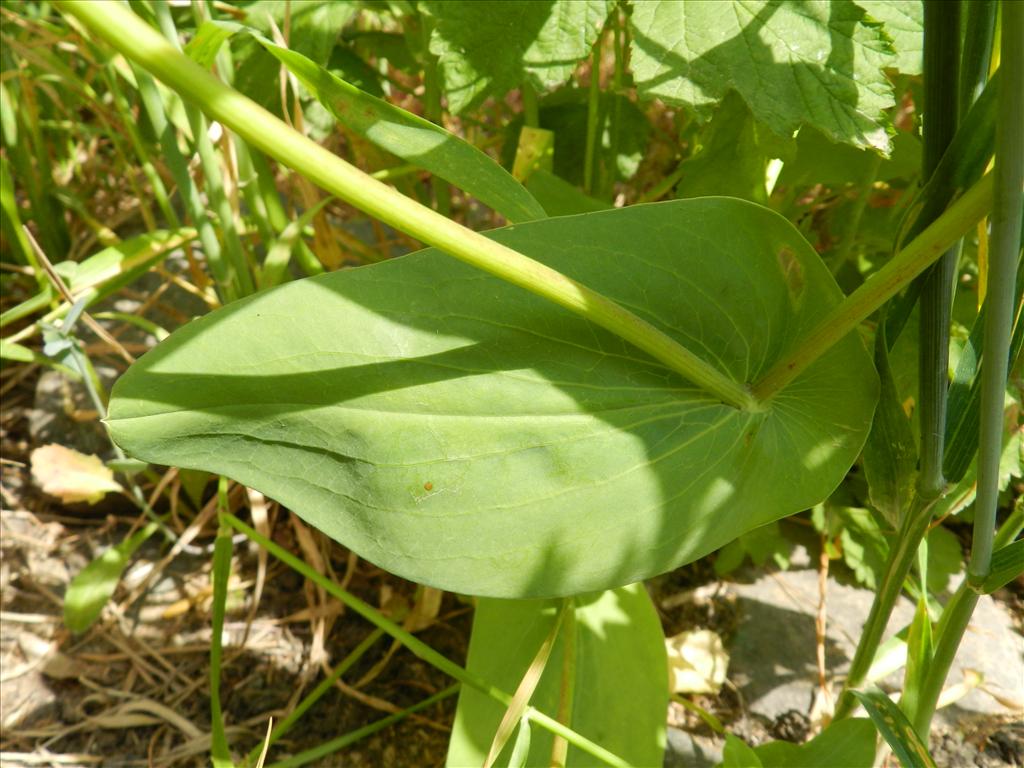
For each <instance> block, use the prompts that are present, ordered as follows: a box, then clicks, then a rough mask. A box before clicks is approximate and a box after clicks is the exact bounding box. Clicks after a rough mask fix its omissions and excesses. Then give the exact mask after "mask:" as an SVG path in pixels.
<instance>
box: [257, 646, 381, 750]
mask: <svg viewBox="0 0 1024 768" xmlns="http://www.w3.org/2000/svg"><path fill="white" fill-rule="evenodd" d="M383 634H384V630H383V629H380V628H377V629H374V630H373V631H372V632H371V633H370V634H369V635H367V636H366V637H365V638H363V641H362V642H361V643H359V645H357V646H356V647H355V648H353V649H352V652H351V653H349V654H348V656H346V657H345V658H344V659H342V660H341V663H339V664H338V666H336V667H335V668H334V669H333V671H332V672H331V674H330V675H328V676H327V677H325V678H324V679H323V680H321V681H320V683H319V684H318V685H317V686H316V688H314V689H313V690H312V691H310V693H309V695H308V696H306V697H305V698H304V699H303V700H302V701H300V702H299V704H298V706H297V707H295V709H293V710H292V711H291V712H289V713H288V716H287V717H286V718H284V720H280V721H278V723H277V725H275V726H274V729H273V730H272V731H271V732H270V736H269V737H267V739H266V745H267V746H268V747H269V746H271V745H273V744H274V742H276V741H277V740H278V739H280V738H281V737H282V736H284V735H285V734H286V733H287V732H288V731H289V729H291V727H292V726H293V725H295V723H297V722H298V720H299V718H301V717H302V716H303V715H304V714H306V712H307V711H308V710H309V708H310V707H312V706H313V705H314V704H316V703H317V702H318V701H319V700H320V699H321V698H322V697H323V695H324V694H325V693H327V692H328V691H329V690H331V688H333V687H334V684H335V683H336V682H337V681H338V680H339V679H340V678H341V676H342V675H343V674H345V673H346V672H348V671H349V670H350V669H351V668H352V665H354V664H355V663H356V662H357V661H359V660H360V659H361V658H362V657H363V656H364V655H365V654H366V652H367V651H368V650H370V648H372V647H373V644H374V643H376V642H377V641H378V640H379V639H380V638H381V636H382V635H383ZM263 749H264V743H263V742H260V743H259V744H257V745H256V746H255V747H253V748H252V751H250V752H249V755H248V757H246V759H245V760H244V761H243V762H242V765H243V766H249V765H255V764H256V761H257V760H259V756H260V754H261V753H262V752H263Z"/></svg>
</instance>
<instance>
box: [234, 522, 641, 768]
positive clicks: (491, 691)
mask: <svg viewBox="0 0 1024 768" xmlns="http://www.w3.org/2000/svg"><path fill="white" fill-rule="evenodd" d="M224 520H225V522H226V523H227V524H228V525H230V526H231V527H232V528H234V529H235V530H237V531H239V532H241V533H244V534H245V535H246V536H247V537H248V538H249V539H251V540H252V541H253V542H255V543H256V544H258V545H259V546H261V547H263V548H264V549H265V550H267V552H269V553H270V554H272V555H273V556H274V557H276V558H277V559H278V560H280V561H281V562H283V563H284V564H285V565H287V566H289V567H290V568H293V569H294V570H296V571H298V572H299V573H301V574H302V575H303V576H305V577H306V578H307V579H309V580H310V581H312V582H313V583H315V584H316V585H317V586H318V587H321V588H322V589H323V590H324V591H325V592H327V593H328V594H329V595H331V596H332V597H334V598H336V599H337V600H338V601H339V602H341V603H342V604H343V605H344V606H345V607H346V608H349V609H351V610H352V611H353V612H355V613H358V614H359V615H360V616H362V617H363V618H364V619H366V620H367V621H368V622H370V623H371V624H373V625H374V626H375V627H378V628H380V629H382V630H384V631H385V632H387V633H388V634H389V635H391V636H392V637H393V638H395V639H396V640H398V642H400V643H401V644H402V645H404V646H405V647H406V648H408V649H409V650H410V651H412V653H413V654H415V655H416V656H418V657H419V658H421V659H423V661H425V662H427V663H428V664H430V665H431V666H433V667H436V668H437V669H439V670H441V671H442V672H444V673H445V674H447V675H449V676H451V677H453V678H455V679H456V680H458V681H459V682H460V683H462V684H463V685H468V686H469V687H471V688H475V689H476V690H478V691H480V692H481V693H483V694H484V695H486V696H490V697H491V698H492V699H494V700H495V701H497V702H499V703H501V704H504V705H505V706H506V707H508V706H509V705H510V704H511V703H512V696H511V695H510V694H508V693H506V692H505V691H503V690H501V689H500V688H498V687H497V686H494V685H491V684H490V683H488V682H487V681H486V680H484V679H483V678H482V677H480V676H478V675H476V674H474V673H472V672H470V671H469V670H468V669H465V668H464V667H460V666H459V665H458V664H456V663H455V662H454V661H452V660H451V659H449V658H448V657H446V656H444V655H443V654H440V653H438V652H437V651H435V650H434V649H433V648H431V647H430V646H429V645H427V644H426V643H424V642H423V641H422V640H420V639H419V638H418V637H416V636H415V635H414V634H412V633H411V632H409V631H408V630H406V629H403V628H402V627H400V626H399V625H398V624H395V622H393V621H391V620H390V619H387V618H385V617H384V616H383V615H381V613H380V612H379V611H377V610H376V609H374V608H373V607H372V606H371V605H369V604H367V603H365V602H363V601H362V600H360V599H359V598H358V597H356V596H355V595H353V594H352V593H350V592H348V591H346V590H344V589H342V588H341V587H340V586H339V585H338V584H335V583H334V582H333V581H331V580H330V579H327V578H325V577H324V576H323V575H321V574H319V573H317V572H316V571H315V570H314V569H313V568H311V567H310V566H309V565H307V564H306V563H305V562H303V561H302V560H300V559H299V558H297V557H296V556H295V555H293V554H292V553H291V552H289V551H288V550H286V549H284V548H283V547H281V546H279V545H278V544H275V543H274V542H273V541H271V540H270V539H268V538H267V537H266V536H262V535H261V534H260V533H259V532H257V531H256V530H255V529H253V528H250V527H249V526H248V525H246V524H245V523H243V522H242V521H241V520H239V519H238V518H237V517H235V516H234V515H232V514H230V513H226V514H225V515H224ZM525 716H526V717H528V718H529V719H530V720H532V721H533V722H535V723H537V724H538V725H539V726H541V727H542V728H545V729H547V730H548V731H551V732H552V733H554V734H557V735H559V736H562V737H563V738H565V739H567V740H568V741H569V743H570V744H572V745H573V746H574V747H576V748H577V749H581V750H583V751H584V752H586V753H587V754H589V755H591V756H593V757H596V758H597V759H598V760H601V761H602V762H604V763H607V764H608V765H612V766H623V768H625V767H626V766H627V763H626V762H625V761H624V760H623V759H622V758H620V757H618V756H617V755H614V754H612V753H611V752H609V751H608V750H606V749H605V748H604V747H602V746H600V745H599V744H595V743H594V742H592V741H590V739H588V738H586V737H585V736H581V735H580V734H578V733H576V732H575V731H573V730H571V729H570V728H567V727H566V726H564V725H562V724H561V723H559V722H558V721H557V720H555V719H554V718H552V717H549V716H548V715H545V714H544V713H543V712H541V711H539V710H537V709H534V708H533V707H527V708H526V713H525Z"/></svg>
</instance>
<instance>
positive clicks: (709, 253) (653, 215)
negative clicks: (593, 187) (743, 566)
mask: <svg viewBox="0 0 1024 768" xmlns="http://www.w3.org/2000/svg"><path fill="white" fill-rule="evenodd" d="M489 236H490V237H492V238H493V239H495V240H496V241H499V242H501V243H504V244H505V245H508V246H510V247H512V248H515V249H517V250H519V251H521V252H522V253H525V254H527V255H529V256H532V257H534V258H536V259H539V260H541V261H543V262H546V263H547V264H549V265H551V266H553V267H554V268H556V269H558V270H560V271H562V272H564V273H566V274H568V275H570V276H571V277H574V278H576V279H578V280H580V281H582V282H584V283H586V284H588V285H590V286H591V287H592V288H593V289H595V290H597V291H600V292H602V293H604V294H606V295H608V296H610V297H611V298H613V299H615V300H616V301H618V302H621V303H622V304H623V305H625V306H626V307H628V308H630V309H632V310H634V311H635V312H637V313H638V314H639V315H640V316H641V317H643V318H644V319H646V320H647V321H649V322H651V323H652V324H654V325H655V326H656V327H658V328H660V329H662V330H663V331H664V332H665V333H667V334H669V335H671V336H673V337H674V338H676V339H677V340H679V341H680V343H682V344H683V345H685V346H687V347H688V348H690V349H691V350H692V351H693V352H694V353H695V354H697V355H699V356H701V357H702V358H704V359H706V360H707V361H708V362H709V363H711V364H712V365H715V366H716V367H718V368H719V369H720V370H721V371H722V372H723V373H724V374H725V375H728V376H731V377H733V378H734V379H735V380H737V381H741V382H751V381H754V380H756V379H757V378H758V376H759V375H760V374H762V373H763V372H764V371H766V370H767V369H768V368H769V367H770V366H772V365H773V364H774V363H775V362H776V361H777V360H778V359H779V357H780V356H781V355H782V354H784V353H785V352H786V351H787V350H788V349H789V348H790V347H791V346H792V345H793V344H794V343H795V342H796V341H797V340H798V339H800V338H801V337H803V336H804V335H805V334H806V333H807V332H808V331H809V330H810V329H811V328H812V327H813V326H814V325H816V324H817V322H818V321H820V320H821V318H822V316H823V315H824V314H825V313H827V312H828V311H829V310H830V309H831V308H833V307H834V306H835V305H836V304H837V303H838V302H839V301H840V300H841V298H842V296H841V292H840V291H839V289H838V287H837V286H836V285H835V282H834V281H833V279H832V277H831V275H830V274H829V272H828V270H827V269H826V268H825V266H824V265H823V264H822V262H821V260H820V259H819V257H818V256H817V254H816V253H815V252H814V251H813V249H812V248H811V247H810V246H809V245H808V244H807V242H806V241H805V240H803V238H802V237H801V236H800V234H799V233H798V232H797V231H796V230H795V229H794V228H793V227H792V225H791V224H789V223H788V222H786V221H785V220H784V219H782V218H781V217H779V216H777V215H776V214H774V213H772V212H771V211H768V210H766V209H764V208H761V207H759V206H756V205H753V204H751V203H746V202H743V201H739V200H733V199H729V198H704V199H697V200H680V201H672V202H667V203H657V204H652V205H640V206H633V207H631V208H625V209H618V210H611V211H604V212H597V213H589V214H584V215H580V216H569V217H564V218H558V219H546V220H542V221H535V222H530V223H527V224H520V225H515V226H511V227H507V228H505V229H501V230H496V231H494V232H491V233H489ZM876 392H877V380H876V377H875V373H874V370H873V368H872V366H871V361H870V358H869V357H868V355H867V353H866V352H865V350H864V348H863V347H862V345H861V343H860V340H859V339H858V338H857V337H856V336H855V335H851V336H849V337H847V338H846V339H845V340H843V341H842V342H840V343H839V344H837V345H836V346H835V347H833V348H832V349H831V350H830V351H829V352H827V353H826V354H825V355H823V356H822V357H821V358H820V359H818V360H817V361H816V362H815V363H814V364H813V365H811V366H810V367H809V368H808V369H807V370H806V372H804V373H803V374H802V375H800V376H799V377H798V378H797V379H796V380H795V381H794V382H792V383H791V384H790V385H789V386H787V387H786V388H785V389H783V390H782V391H781V392H779V393H777V394H776V395H775V397H774V398H772V399H771V400H770V401H769V402H767V403H765V404H764V407H763V409H761V410H759V411H757V412H753V411H740V410H737V409H735V408H732V407H729V406H726V405H723V404H722V403H720V402H718V401H717V400H716V399H715V398H713V397H711V396H709V395H707V394H705V393H704V392H703V391H701V390H699V389H697V388H696V387H694V386H693V385H691V384H690V383H688V382H687V381H685V380H684V379H682V378H681V377H680V376H678V375H676V374H675V373H673V372H671V371H669V370H667V369H666V368H665V367H663V366H662V365H661V364H659V363H658V362H656V361H655V360H653V359H652V358H649V357H647V356H646V355H645V354H643V353H641V352H640V351H638V350H636V349H635V348H633V347H632V346H629V345H628V344H626V342H624V341H622V340H621V339H620V338H619V337H617V336H614V335H612V334H611V333H608V332H606V331H604V330H602V329H600V328H599V327H597V326H594V325H592V324H590V323H589V322H587V321H584V320H582V319H580V318H579V317H578V316H576V315H574V314H572V313H570V312H568V311H567V310H564V309H562V308H560V307H558V306H556V305H554V304H551V303H549V302H546V301H544V300H542V299H540V298H538V297H536V296H535V295H533V294H531V293H528V292H526V291H523V290H521V289H519V288H516V287H514V286H512V285H510V284H507V283H504V282H502V281H500V280H498V279H496V278H493V277H491V276H489V275H487V274H485V273H483V272H479V271H476V270H474V269H472V268H470V267H467V266H465V265H463V264H461V263H459V262H456V261H454V260H453V259H450V258H449V257H447V256H445V255H443V254H442V253H440V252H439V251H436V250H426V251H422V252H419V253H416V254H412V255H409V256H405V257H401V258H399V259H394V260H391V261H388V262H384V263H381V264H377V265H373V266H369V267H362V268H359V269H352V270H347V271H343V272H336V273H331V274H327V275H321V276H318V277H315V278H309V279H306V280H301V281H297V282H294V283H290V284H288V285H285V286H281V287H279V288H275V289H273V290H270V291H266V292H264V293H260V294H258V295H256V296H253V297H250V298H247V299H243V300H241V301H238V302H235V303H233V304H231V305H229V306H227V307H224V308H223V309H220V310H218V311H216V312H213V313H211V314H209V315H207V316H205V317H203V318H201V319H199V320H196V321H194V322H192V323H190V324H189V325H187V326H185V327H184V328H182V329H180V330H179V331H177V332H176V333H175V334H173V335H172V336H171V337H170V338H169V339H168V340H167V341H166V342H164V343H162V344H161V345H160V346H159V347H157V348H156V349H155V350H154V351H152V352H150V353H148V354H147V355H145V356H144V357H143V358H141V359H140V360H139V361H138V362H137V363H136V364H135V365H134V366H133V367H132V368H131V369H129V371H128V372H127V373H126V374H125V375H124V376H123V377H122V378H121V379H120V381H119V382H118V383H117V385H116V387H115V389H114V392H113V397H112V402H111V407H110V416H109V424H110V428H111V430H112V433H113V435H114V438H115V439H116V441H117V442H118V443H119V444H120V445H121V446H122V447H123V448H125V449H126V450H127V452H128V453H130V454H131V455H133V456H136V457H138V458H143V459H146V460H148V461H151V462H154V463H162V464H172V465H176V466H182V467H191V468H201V469H205V470H207V471H210V472H216V473H220V474H223V475H227V476H229V477H232V478H234V479H236V480H238V481H239V482H241V483H244V484H246V485H248V486H251V487H253V488H256V489H257V490H260V491H261V492H263V493H265V494H266V495H268V496H270V497H272V498H274V499H277V500H278V501H280V502H282V503H283V504H285V505H287V506H288V507H290V508H292V509H293V510H294V511H296V512H297V513H298V514H299V515H301V516H302V517H304V518H305V519H306V520H308V521H309V522H310V523H312V524H313V525H315V526H317V527H318V528H319V529H320V530H322V531H323V532H325V533H327V534H328V535H330V536H332V537H333V538H335V539H336V540H338V541H340V542H342V543H344V544H345V545H346V546H348V547H351V548H352V549H354V550H355V551H356V552H358V553H359V554H361V555H362V556H364V557H366V558H368V559H369V560H371V561H373V562H375V563H377V564H378V565H380V566H382V567H384V568H387V569H389V570H391V571H393V572H394V573H397V574H399V575H402V576H404V577H406V578H409V579H412V580H415V581H419V582H422V583H426V584H430V585H433V586H438V587H442V588H444V589H448V590H452V591H458V592H463V593H470V594H480V595H490V596H502V597H526V596H552V595H567V594H577V593H580V592H585V591H589V590H596V589H603V588H608V587H612V586H615V585H619V584H627V583H632V582H634V581H638V580H640V579H642V578H645V577H648V576H651V575H654V574H657V573H662V572H664V571H666V570H669V569H671V568H674V567H676V566H677V565H680V564H681V563H685V562H689V561H692V560H694V559H696V558H698V557H701V556H703V555H705V554H707V553H708V552H710V551H712V550H714V549H717V548H718V547H720V546H722V545H723V544H725V543H726V542H728V541H730V540H732V539H734V538H735V537H736V536H739V535H740V534H742V533H744V532H745V531H748V530H750V529H752V528H755V527H757V526H759V525H764V524H766V523H769V522H771V521H772V520H777V519H779V518H781V517H784V516H786V515H789V514H792V513H794V512H798V511H800V510H803V509H806V508H808V507H810V506H812V505H813V504H815V503H817V502H820V501H821V500H822V499H824V498H825V497H826V496H828V495H829V493H831V491H832V490H833V489H834V488H835V487H836V486H837V485H838V483H839V482H840V481H841V480H842V478H843V476H844V475H845V473H846V471H847V469H848V468H849V467H850V465H851V464H852V463H853V461H854V459H855V458H856V457H857V454H858V453H859V451H860V449H861V446H862V445H863V442H864V439H865V437H866V432H867V425H869V424H870V422H871V414H872V411H873V409H874V405H875V397H876Z"/></svg>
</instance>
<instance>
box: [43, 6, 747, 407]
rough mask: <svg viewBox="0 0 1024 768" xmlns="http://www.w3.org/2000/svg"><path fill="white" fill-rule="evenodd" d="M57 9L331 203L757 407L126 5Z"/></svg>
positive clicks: (586, 292)
mask: <svg viewBox="0 0 1024 768" xmlns="http://www.w3.org/2000/svg"><path fill="white" fill-rule="evenodd" d="M56 5H57V7H58V8H59V9H60V10H61V11H62V12H65V13H68V14H69V15H71V16H74V17H75V18H76V19H78V20H79V21H80V22H81V23H82V24H83V25H85V26H86V27H87V28H88V29H89V30H90V32H92V33H93V34H94V35H95V36H96V37H99V38H101V39H103V40H105V41H107V42H108V43H109V44H110V45H112V46H113V47H114V48H116V49H117V50H118V51H120V52H121V53H123V54H124V55H125V56H126V57H128V58H130V59H132V60H134V61H136V62H138V63H139V64H141V65H142V66H143V67H145V68H146V69H148V70H150V71H151V72H153V73H154V74H155V75H156V76H157V77H159V78H160V79H161V80H163V81H164V82H165V83H167V84H168V85H169V86H171V87H172V88H174V89H175V90H177V91H178V92H179V93H181V94H182V95H184V96H185V97H187V98H188V99H189V100H191V101H192V102H193V103H195V104H197V105H198V106H199V107H200V108H201V109H202V110H203V111H205V112H206V113H207V114H209V115H210V116H211V117H213V118H215V119H217V120H219V121H220V122H221V123H222V124H224V125H225V126H227V127H229V128H231V129H232V130H233V131H234V132H235V133H237V134H238V135H239V136H241V137H242V138H243V139H245V140H246V141H248V142H249V143H250V144H252V145H253V146H254V147H256V148H258V149H260V150H262V151H263V152H265V153H266V154H268V155H270V156H271V157H274V158H276V159H277V160H278V161H279V162H281V163H283V164H285V165H287V166H289V167H291V168H295V169H297V170H300V171H301V172H302V173H303V175H304V176H306V177H307V178H308V179H310V181H312V182H314V183H316V184H318V185H319V186H320V187H322V188H323V189H325V190H327V191H328V192H330V193H331V194H333V195H335V196H336V197H338V198H340V199H342V200H345V201H346V202H349V203H351V204H352V205H355V206H356V207H358V208H360V209H361V210H363V211H365V212H366V213H367V214H369V215H371V216H373V217H375V218H377V219H379V220H381V221H383V222H384V223H386V224H389V225H391V226H392V227H394V228H395V229H398V230H401V231H403V232H405V233H407V234H409V235H411V236H412V237H415V238H417V239H418V240H421V241H422V242H425V243H428V244H430V245H433V246H435V247H437V248H439V249H440V250H442V251H445V252H446V253H448V254H450V255H451V256H454V257H455V258H458V259H460V260H461V261H464V262H466V263H467V264H470V265H472V266H474V267H477V268H479V269H483V270H485V271H487V272H490V273H491V274H493V275H495V276H497V277H499V278H501V279H502V280H506V281H508V282H510V283H512V284H514V285H517V286H519V287H521V288H524V289H526V290H528V291H531V292H533V293H535V294H537V295H538V296H542V297H543V298H545V299H548V300H550V301H553V302H555V303H556V304H559V305H560V306H562V307H564V308H566V309H568V310H570V311H571V312H575V313H576V314H578V315H581V316H583V317H585V318H587V319H588V320H590V321H592V322H594V323H595V324H597V325H599V326H601V327H602V328H605V329H607V330H609V331H611V332H612V333H615V334H618V335H619V336H621V337H622V338H623V339H625V340H626V341H629V342H630V343H631V344H634V345H636V346H637V347H639V348H640V349H642V350H644V351H645V352H647V353H648V354H650V355H651V356H652V357H654V358H655V359H656V360H659V361H660V362H662V363H663V364H665V365H666V366H667V367H668V368H670V369H671V370H673V371H676V372H678V373H679V374H681V375H682V376H683V377H685V378H686V379H687V380H689V381H690V382H692V383H694V384H696V385H697V386H698V387H700V388H702V389H704V390H705V391H707V392H709V393H711V394H712V395H714V396H715V397H716V398H718V399H719V400H721V401H722V402H723V403H726V404H728V405H731V406H733V407H735V408H740V409H746V410H757V409H758V408H759V405H758V403H757V402H756V401H755V400H754V399H753V398H752V397H751V395H750V393H749V392H748V391H747V390H746V388H745V387H744V386H743V385H741V384H739V383H737V382H735V381H733V380H732V379H731V378H729V377H728V376H726V375H725V374H723V373H722V372H721V371H719V370H718V369H717V368H715V367H714V366H712V365H710V364H708V363H706V362H705V361H703V360H701V359H700V358H699V357H697V356H696V355H694V354H693V353H692V352H690V351H689V350H687V349H685V348H684V347H682V346H681V345H680V344H679V343H678V342H676V341H675V340H674V339H672V338H671V337H670V336H668V335H667V334H665V333H663V332H662V331H660V330H658V329H657V328H655V327H654V326H653V325H651V324H650V323H648V322H646V321H645V320H643V319H641V318H639V317H637V316H636V315H635V314H633V313H632V312H630V311H628V310H627V309H625V308H623V307H622V306H620V305H619V304H617V303H615V302H614V301H612V300H610V299H608V298H607V297H606V296H604V295H602V294H600V293H597V292H596V291H594V290H592V289H590V288H587V287H586V286H584V285H582V284H581V283H579V282H577V281H575V280H573V279H571V278H569V277H567V276H565V275H563V274H562V273H560V272H558V271H556V270H554V269H551V268H550V267H548V266H546V265H544V264H541V263H540V262H537V261H534V260H533V259H530V258H528V257H526V256H524V255H523V254H521V253H518V252H517V251H514V250H512V249H511V248H508V247H506V246H503V245H501V244H499V243H496V242H494V241H493V240H490V239H489V238H487V237H485V236H483V235H481V234H480V233H478V232H474V231H473V230H470V229H467V228H466V227H463V226H461V225H460V224H457V223H456V222H454V221H451V220H450V219H447V218H445V217H444V216H441V215H439V214H438V213H436V212H434V211H432V210H430V209H429V208H426V207H424V206H421V205H419V204H417V203H416V202H414V201H412V200H410V199H409V198H407V197H405V196H404V195H402V194H401V193H400V192H398V191H396V190H394V189H392V188H391V187H388V186H386V185H385V184H382V183H380V182H378V181H377V180H376V179H373V178H371V177H370V176H369V175H367V174H365V173H363V172H362V171H360V170H359V169H357V168H355V167H354V166H352V165H350V164H349V163H347V162H345V161H344V160H342V159H341V158H340V157H338V156H337V155H334V154H332V153H331V152H329V151H328V150H326V149H325V148H323V147H321V146H320V145H318V144H316V143H315V142H313V141H310V140H309V139H308V138H306V137H305V136H302V135H301V134H298V133H296V132H295V131H293V130H291V129H290V128H289V127H288V126H287V125H285V124H284V123H283V122H281V121H280V120H278V119H277V118H276V117H274V116H273V115H271V114H270V113H269V112H267V111H266V110H265V109H263V108H262V107H260V106H258V105H257V104H255V103H253V102H252V101H250V100H249V99H247V98H246V97H245V96H243V95H242V94H240V93H238V92H237V91H234V90H232V89H231V88H229V87H228V86H226V85H224V83H222V82H220V81H219V80H217V79H216V78H215V77H213V76H212V75H210V74H209V73H208V72H206V71H205V70H203V69H202V67H200V66H198V65H197V64H196V63H195V62H194V61H192V60H191V59H189V58H188V57H187V56H185V55H183V54H182V53H180V52H179V51H177V50H176V49H174V48H173V47H172V46H171V45H170V43H169V42H168V41H167V40H165V39H164V38H163V37H162V36H160V35H159V34H158V33H157V32H155V31H154V30H153V29H152V28H151V27H150V26H149V25H147V24H146V23H145V22H143V21H142V20H141V19H139V18H138V17H137V16H135V15H134V14H132V13H131V12H130V11H128V10H126V9H125V8H123V7H122V6H120V5H117V4H113V3H93V2H88V0H85V1H83V0H58V2H57V3H56Z"/></svg>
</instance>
